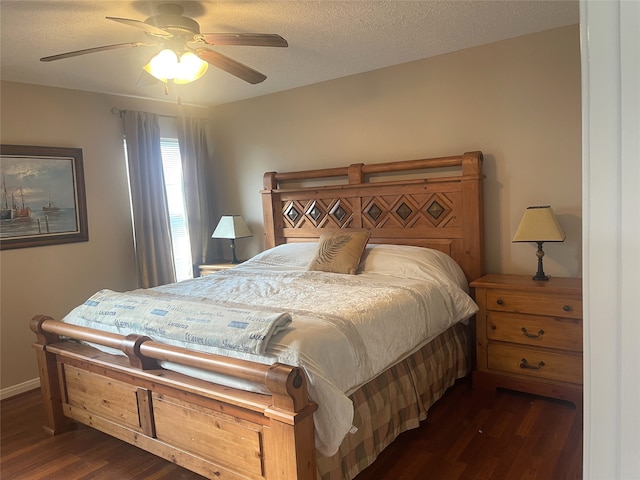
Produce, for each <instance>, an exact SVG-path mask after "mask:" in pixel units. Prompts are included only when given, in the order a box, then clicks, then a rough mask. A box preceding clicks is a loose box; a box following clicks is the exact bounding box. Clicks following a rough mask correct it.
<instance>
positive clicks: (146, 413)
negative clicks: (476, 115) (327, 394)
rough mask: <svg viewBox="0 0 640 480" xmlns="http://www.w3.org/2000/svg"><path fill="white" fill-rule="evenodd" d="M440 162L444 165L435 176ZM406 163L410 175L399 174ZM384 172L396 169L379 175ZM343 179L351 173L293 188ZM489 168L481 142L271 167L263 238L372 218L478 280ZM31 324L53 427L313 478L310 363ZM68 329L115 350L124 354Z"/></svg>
mask: <svg viewBox="0 0 640 480" xmlns="http://www.w3.org/2000/svg"><path fill="white" fill-rule="evenodd" d="M451 170H455V172H454V173H451ZM434 171H436V172H439V175H437V176H432V175H430V172H434ZM443 171H444V173H445V176H442V174H443ZM400 173H403V174H406V173H410V174H411V175H410V176H409V177H408V179H403V180H397V179H396V180H394V179H393V177H394V176H396V175H398V174H400ZM380 175H385V176H387V177H392V179H391V180H388V179H385V180H381V181H375V180H376V177H379V176H380ZM425 175H426V177H425ZM419 176H420V177H419ZM336 178H338V179H340V178H342V179H346V182H347V183H345V184H340V185H324V186H316V185H313V186H308V185H307V186H304V185H303V186H289V187H286V186H287V184H288V185H292V184H296V182H298V183H300V182H302V183H304V182H307V183H309V182H311V183H314V184H315V183H317V182H318V181H319V180H320V179H321V180H322V181H323V182H325V184H326V183H327V182H326V181H325V180H329V183H330V182H333V181H335V179H336ZM482 178H483V175H482V153H481V152H469V153H465V154H463V155H459V156H452V157H445V158H436V159H427V160H412V161H401V162H392V163H384V164H372V165H363V164H355V165H351V166H349V167H344V168H332V169H322V170H311V171H306V172H292V173H274V172H270V173H267V174H265V176H264V190H263V191H262V200H263V209H264V224H265V235H266V246H267V248H269V247H272V246H275V245H278V244H282V243H287V242H300V241H315V240H317V238H318V237H319V235H320V234H321V233H322V231H325V230H327V229H354V228H357V229H361V228H367V229H370V230H371V232H372V235H371V240H370V243H393V244H408V245H420V246H425V247H430V248H435V249H438V250H441V251H444V252H446V253H448V254H449V255H451V256H452V257H453V258H454V259H455V260H456V261H457V262H458V263H459V264H460V265H461V267H462V269H463V270H464V272H465V274H466V275H467V278H468V279H469V280H473V279H474V278H477V277H480V276H481V275H482V274H483V273H484V253H483V238H482V225H483V219H482ZM31 329H32V330H33V331H34V332H35V334H36V338H37V340H36V343H35V344H34V348H35V349H36V353H37V359H38V366H39V374H40V381H41V388H42V393H43V397H44V405H45V425H44V428H45V430H46V431H47V432H49V433H50V434H58V433H61V432H64V431H66V430H68V429H70V428H73V427H74V426H75V424H76V422H79V423H82V424H85V425H89V426H91V427H93V428H96V429H98V430H101V431H103V432H105V433H107V434H109V435H112V436H114V437H117V438H119V439H121V440H124V441H126V442H128V443H131V444H133V445H136V446H138V447H140V448H142V449H144V450H147V451H149V452H151V453H154V454H156V455H158V456H160V457H163V458H165V459H167V460H169V461H172V462H175V463H177V464H179V465H182V466H183V467H185V468H187V469H189V470H192V471H194V472H197V473H199V474H201V475H203V476H205V477H207V478H211V479H214V478H215V479H221V480H240V479H255V480H258V479H265V480H274V479H280V480H296V479H298V480H311V479H315V478H316V465H315V458H316V451H315V447H314V431H313V428H314V427H313V415H312V414H313V412H314V411H315V410H316V404H315V403H314V402H313V401H310V400H309V398H308V394H307V380H306V377H305V375H304V371H303V370H302V369H301V368H299V367H292V366H288V365H283V364H279V363H276V364H274V365H262V364H257V363H253V362H248V361H242V360H236V359H231V358H227V357H221V356H216V355H212V354H204V353H198V352H194V351H190V350H187V349H184V348H178V347H171V346H168V345H164V344H161V343H158V342H154V341H152V340H151V339H150V338H148V337H145V336H141V335H129V336H126V337H124V336H121V335H117V334H111V333H105V332H100V331H97V330H93V329H89V328H83V327H77V326H73V325H68V324H65V323H62V322H59V321H56V320H54V319H52V318H51V317H46V316H42V315H39V316H36V317H34V318H33V319H32V320H31ZM70 339H74V340H80V341H82V342H90V343H95V344H100V345H105V346H108V347H112V348H116V349H119V350H121V351H122V352H124V354H125V356H122V355H119V356H118V355H109V354H106V353H102V352H100V351H99V350H97V349H95V348H92V347H90V346H87V345H85V344H81V343H79V342H77V341H73V340H70ZM163 360H164V361H170V362H174V363H178V364H183V365H186V366H191V367H197V368H200V369H204V370H209V371H213V372H217V373H221V374H224V375H229V376H232V377H237V378H240V379H242V380H248V381H251V382H255V383H257V384H260V385H262V386H264V387H265V388H266V389H268V391H269V392H271V395H264V394H258V393H251V392H245V391H241V390H237V389H233V388H228V387H224V386H221V385H217V384H213V383H210V382H205V381H202V380H197V379H193V378H190V377H187V376H185V375H182V374H178V373H175V372H171V371H167V370H164V369H161V368H159V367H158V364H157V362H158V361H163Z"/></svg>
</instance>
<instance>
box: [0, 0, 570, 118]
mask: <svg viewBox="0 0 640 480" xmlns="http://www.w3.org/2000/svg"><path fill="white" fill-rule="evenodd" d="M160 3H167V2H154V1H113V0H111V1H93V0H67V1H63V0H47V1H37V0H18V1H11V0H0V18H1V29H0V34H1V37H0V48H1V51H0V60H1V67H0V74H1V77H2V80H8V81H15V82H24V83H33V84H39V85H50V86H56V87H63V88H71V89H79V90H87V91H92V92H103V93H111V94H117V95H127V96H134V97H141V98H152V99H160V100H170V101H174V100H175V96H176V95H175V91H174V90H173V88H171V89H170V92H169V96H166V95H165V92H164V88H163V86H162V85H161V84H156V85H152V86H138V85H137V83H138V79H139V77H140V74H141V67H142V65H144V64H145V63H146V62H147V61H148V60H149V58H150V57H151V56H153V55H154V53H155V52H156V50H154V48H153V47H137V48H127V49H118V50H111V51H105V52H99V53H94V54H90V55H83V56H79V57H74V58H68V59H64V60H59V61H56V62H50V63H43V62H40V61H39V59H40V58H41V57H43V56H48V55H54V54H58V53H64V52H67V51H72V50H79V49H84V48H91V47H97V46H102V45H109V44H114V43H124V42H138V41H140V42H144V41H146V40H147V37H146V34H145V33H144V32H143V31H141V30H138V29H135V28H132V27H130V26H127V25H123V24H120V23H116V22H112V21H109V20H106V19H105V17H106V16H112V17H123V18H130V19H135V20H141V21H144V20H145V19H146V18H147V17H149V16H151V15H154V14H156V13H157V10H156V8H157V5H158V4H160ZM172 3H177V4H180V5H182V6H183V7H184V15H186V16H189V17H193V18H194V19H195V20H197V21H198V22H199V23H200V28H201V31H202V32H207V33H211V32H234V33H235V32H244V33H246V32H250V33H277V34H280V35H282V36H283V37H284V38H286V39H287V41H288V42H289V47H288V48H267V47H241V46H220V47H216V49H217V50H218V51H219V52H220V53H223V54H225V55H228V56H230V57H232V58H233V59H235V60H238V61H240V62H241V63H244V64H246V65H248V66H250V67H252V68H254V69H256V70H258V71H260V72H262V73H264V74H265V75H267V77H268V78H267V79H266V80H265V81H264V82H262V83H260V84H257V85H250V84H248V83H245V82H244V81H242V80H240V79H238V78H236V77H234V76H232V75H230V74H228V73H226V72H223V71H221V70H218V69H216V68H214V67H211V68H209V70H208V72H207V73H206V74H205V76H204V77H202V78H201V79H200V80H197V81H196V82H194V83H192V84H189V85H183V86H181V87H180V91H179V94H180V97H181V99H182V101H183V103H189V104H194V105H202V106H211V105H217V104H222V103H227V102H232V101H236V100H241V99H246V98H251V97H256V96H259V95H265V94H269V93H273V92H278V91H282V90H288V89H291V88H295V87H300V86H303V85H309V84H313V83H317V82H322V81H325V80H330V79H334V78H339V77H344V76H347V75H353V74H356V73H361V72H365V71H370V70H375V69H378V68H383V67H387V66H391V65H397V64H401V63H405V62H410V61H413V60H418V59H422V58H427V57H431V56H434V55H440V54H443V53H448V52H452V51H456V50H460V49H463V48H468V47H472V46H476V45H481V44H485V43H490V42H495V41H499V40H503V39H506V38H511V37H516V36H520V35H525V34H528V33H534V32H538V31H542V30H547V29H551V28H556V27H560V26H564V25H569V24H576V23H578V22H579V12H578V2H577V0H572V1H561V0H553V1H543V0H534V1H527V0H501V1H483V0H473V1H464V0H454V1H448V0H437V1H436V0H431V1H426V0H425V1H399V0H395V1H370V0H357V1H339V0H327V1H301V0H297V1H261V0H247V1H215V2H214V1H202V2H191V1H186V2H185V1H175V2H172ZM172 87H173V86H172Z"/></svg>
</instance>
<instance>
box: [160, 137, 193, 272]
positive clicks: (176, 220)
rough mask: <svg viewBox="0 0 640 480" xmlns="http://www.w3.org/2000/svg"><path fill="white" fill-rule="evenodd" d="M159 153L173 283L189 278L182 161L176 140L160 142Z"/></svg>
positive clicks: (189, 263) (189, 268)
mask: <svg viewBox="0 0 640 480" xmlns="http://www.w3.org/2000/svg"><path fill="white" fill-rule="evenodd" d="M160 152H161V154H162V166H163V171H164V183H165V188H166V191H167V203H168V206H169V223H170V226H171V241H172V243H173V263H174V266H175V269H176V280H177V281H181V280H186V279H187V278H193V268H192V265H191V243H190V241H189V230H188V228H187V225H188V223H187V210H186V208H185V202H184V181H183V178H182V159H181V157H180V146H179V144H178V139H177V138H164V137H163V138H161V139H160Z"/></svg>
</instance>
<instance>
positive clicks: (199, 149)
mask: <svg viewBox="0 0 640 480" xmlns="http://www.w3.org/2000/svg"><path fill="white" fill-rule="evenodd" d="M177 124H178V125H177V126H178V143H179V145H180V156H181V158H182V173H183V179H184V195H185V204H186V209H187V224H188V226H189V240H190V242H191V256H192V264H193V269H194V276H197V275H198V266H199V265H201V264H203V263H206V261H207V250H208V249H209V248H210V238H211V233H212V232H213V228H212V222H211V214H210V211H209V195H208V189H207V184H208V183H209V175H208V174H207V171H206V166H207V162H208V160H209V151H208V148H207V136H206V119H202V118H189V117H181V116H179V117H178V118H177Z"/></svg>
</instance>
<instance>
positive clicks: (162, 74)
mask: <svg viewBox="0 0 640 480" xmlns="http://www.w3.org/2000/svg"><path fill="white" fill-rule="evenodd" d="M208 66H209V64H208V63H207V62H205V61H204V60H201V59H200V58H199V57H198V56H197V55H196V54H194V53H192V52H185V53H183V54H182V55H180V56H179V57H178V54H176V52H174V51H173V50H171V49H169V48H166V49H164V50H162V51H161V52H160V53H158V54H157V55H156V56H155V57H153V58H152V59H151V60H150V61H149V63H148V64H146V65H145V66H144V67H143V68H144V69H145V70H146V71H147V72H148V73H150V74H151V75H153V76H154V77H156V78H157V79H158V80H160V81H162V82H165V83H166V82H167V80H173V82H174V83H178V84H184V83H190V82H193V81H194V80H197V79H199V78H200V77H201V76H202V75H204V74H205V72H206V71H207V68H208Z"/></svg>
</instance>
